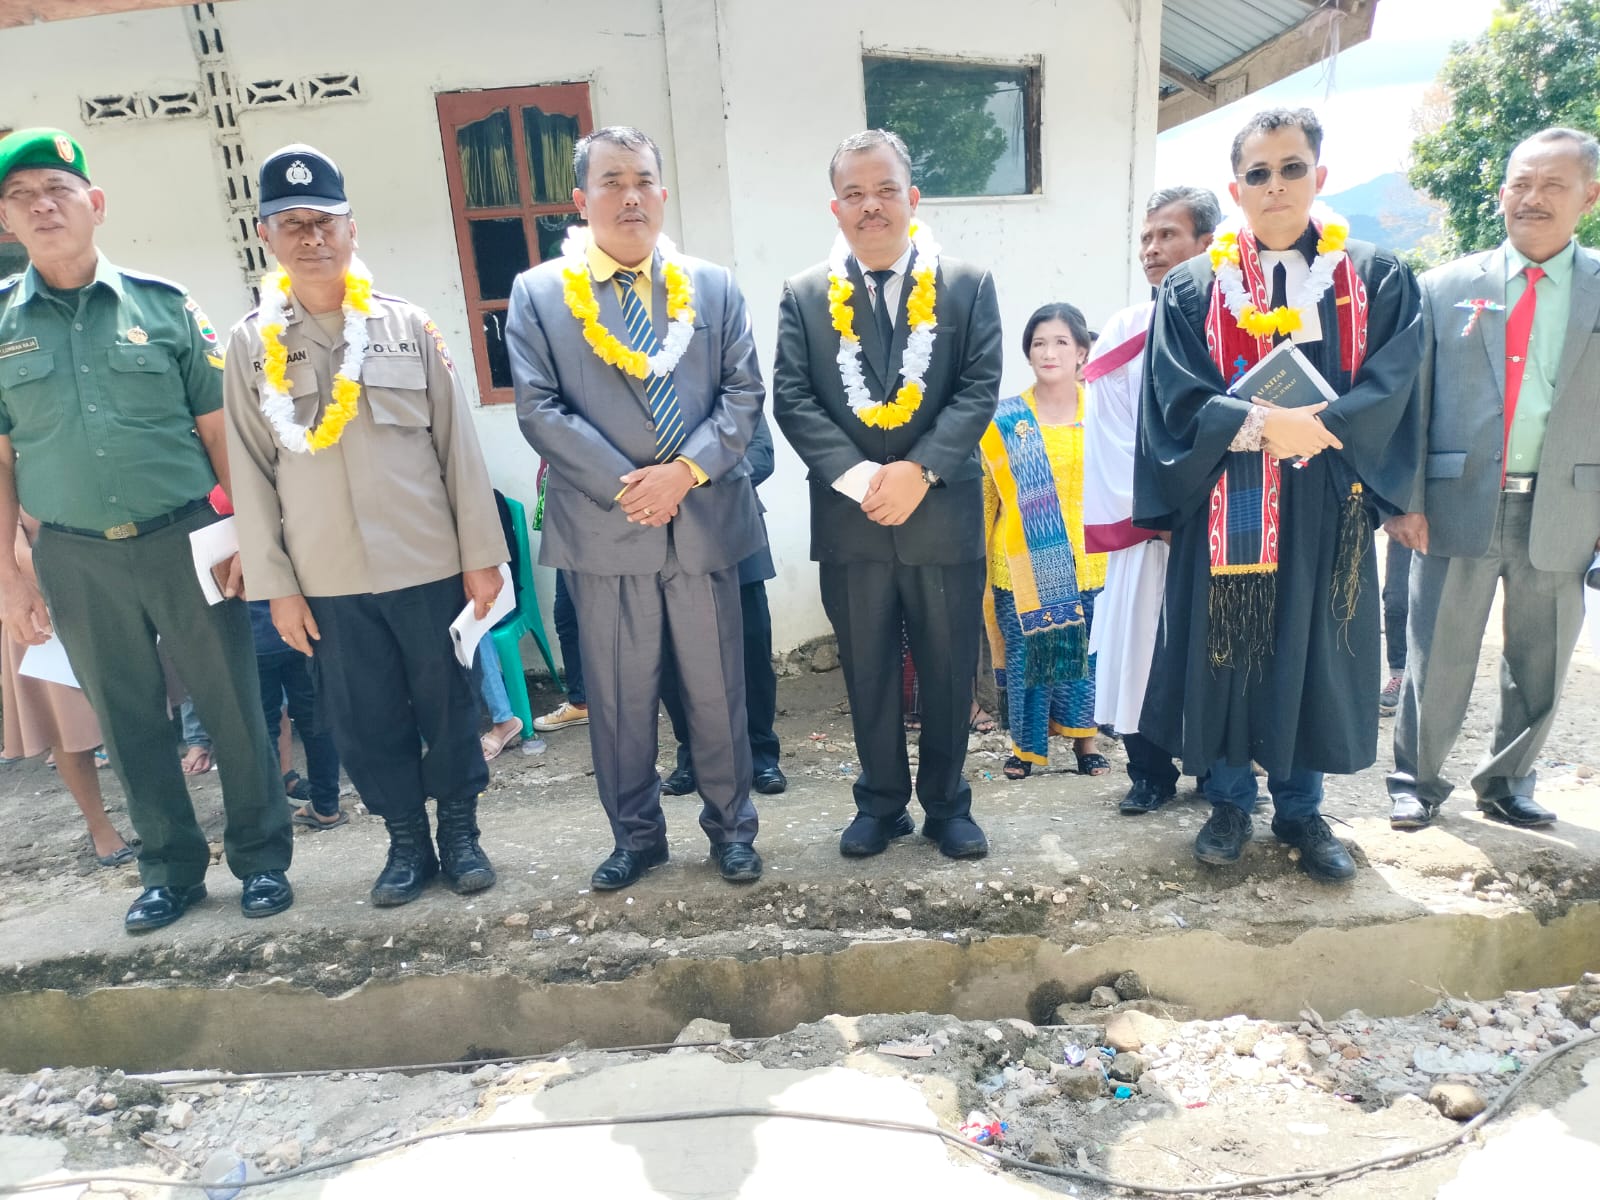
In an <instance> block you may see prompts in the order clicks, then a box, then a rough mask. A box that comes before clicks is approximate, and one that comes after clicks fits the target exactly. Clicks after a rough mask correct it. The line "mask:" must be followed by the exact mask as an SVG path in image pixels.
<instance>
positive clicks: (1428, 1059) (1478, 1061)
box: [1411, 1046, 1515, 1075]
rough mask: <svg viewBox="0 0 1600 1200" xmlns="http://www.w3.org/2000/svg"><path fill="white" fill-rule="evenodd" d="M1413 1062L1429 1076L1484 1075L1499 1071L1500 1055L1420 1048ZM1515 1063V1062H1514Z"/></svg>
mask: <svg viewBox="0 0 1600 1200" xmlns="http://www.w3.org/2000/svg"><path fill="white" fill-rule="evenodd" d="M1411 1061H1412V1062H1413V1063H1414V1064H1416V1068H1417V1070H1419V1071H1426V1072H1427V1073H1428V1074H1429V1075H1482V1074H1484V1073H1485V1072H1487V1071H1494V1070H1498V1069H1499V1068H1498V1067H1497V1064H1498V1063H1499V1062H1500V1057H1499V1055H1496V1054H1491V1053H1490V1052H1489V1051H1487V1050H1451V1049H1450V1048H1449V1047H1448V1046H1418V1047H1417V1049H1416V1050H1415V1051H1414V1052H1413V1053H1412V1055H1411ZM1513 1061H1514V1060H1513ZM1513 1069H1515V1068H1513Z"/></svg>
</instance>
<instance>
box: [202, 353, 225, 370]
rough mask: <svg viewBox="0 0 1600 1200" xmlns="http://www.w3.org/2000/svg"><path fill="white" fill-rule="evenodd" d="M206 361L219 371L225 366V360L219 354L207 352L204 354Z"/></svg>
mask: <svg viewBox="0 0 1600 1200" xmlns="http://www.w3.org/2000/svg"><path fill="white" fill-rule="evenodd" d="M206 361H207V362H208V363H210V364H211V365H212V366H213V367H215V368H216V369H217V370H219V371H220V370H222V369H223V367H225V366H227V362H226V360H225V359H224V358H223V356H222V355H220V354H208V355H206Z"/></svg>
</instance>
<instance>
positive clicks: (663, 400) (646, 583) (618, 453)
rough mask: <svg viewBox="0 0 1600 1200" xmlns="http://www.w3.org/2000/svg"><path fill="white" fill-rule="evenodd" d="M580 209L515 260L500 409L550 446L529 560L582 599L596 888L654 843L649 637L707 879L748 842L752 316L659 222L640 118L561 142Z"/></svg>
mask: <svg viewBox="0 0 1600 1200" xmlns="http://www.w3.org/2000/svg"><path fill="white" fill-rule="evenodd" d="M573 164H574V167H575V178H576V180H577V183H578V185H579V186H578V187H576V188H574V189H573V193H572V198H573V201H574V203H576V204H577V206H578V211H579V213H580V214H581V215H582V216H583V218H584V219H585V220H586V221H587V222H588V227H587V229H583V230H580V231H577V232H575V233H574V234H573V235H571V236H570V237H569V239H568V243H567V247H566V251H565V253H564V254H563V255H562V257H561V258H560V259H557V260H553V261H550V262H546V263H541V264H540V265H539V266H537V267H535V268H533V269H532V270H530V271H526V272H524V273H523V274H522V275H520V276H519V277H518V278H517V281H516V285H515V286H514V287H513V289H512V292H511V310H510V314H509V317H508V320H507V325H506V334H507V343H508V345H509V348H510V353H511V370H512V376H513V379H514V381H515V384H516V396H517V419H518V421H519V422H520V424H521V426H522V432H523V434H524V436H526V437H527V439H528V441H529V443H530V444H531V445H532V446H533V448H534V449H535V450H537V451H538V452H539V453H540V454H541V455H542V456H543V457H544V458H545V459H546V460H547V461H548V462H549V464H550V473H549V477H548V482H547V487H546V492H545V509H544V530H543V537H542V539H541V542H540V547H539V561H540V562H542V563H544V564H545V565H546V566H551V567H558V568H560V569H561V570H562V571H563V572H564V573H565V574H566V577H567V583H568V586H569V588H570V590H571V592H572V599H573V602H574V604H576V606H577V608H578V612H579V616H580V620H579V638H580V646H581V648H582V651H583V662H584V676H585V679H586V681H587V684H588V698H589V738H590V746H591V749H592V751H593V754H594V769H595V783H596V785H597V786H598V787H599V790H600V802H601V803H602V804H603V805H604V806H605V810H606V815H607V817H609V818H610V821H611V831H612V836H613V840H614V849H613V852H612V854H611V856H610V857H609V858H607V859H606V860H605V862H603V863H602V864H601V865H600V866H599V868H598V869H596V871H595V873H594V877H593V879H592V881H591V882H592V883H593V886H594V887H595V888H596V889H599V890H612V889H616V888H622V887H627V886H628V885H629V884H632V883H634V882H635V881H636V880H638V878H639V877H640V876H641V875H642V874H643V873H644V872H645V871H647V870H649V869H650V868H651V867H655V866H659V865H660V864H662V863H664V862H666V861H667V837H666V818H665V817H664V815H663V814H662V811H661V780H660V777H659V776H658V775H657V774H656V766H655V763H656V748H657V747H656V713H657V707H658V704H659V702H660V683H661V655H662V646H663V639H665V638H669V637H670V638H671V645H672V650H673V654H674V656H675V658H676V660H677V666H678V677H679V682H680V686H681V689H682V697H683V702H684V707H685V710H686V712H687V715H688V723H689V742H690V746H691V747H692V749H693V752H694V763H695V773H696V775H697V777H698V782H699V785H700V795H701V798H702V800H703V801H704V803H703V806H702V808H701V813H700V827H701V828H702V829H703V830H704V831H705V833H706V836H707V837H708V838H709V839H710V842H711V856H712V858H713V859H714V861H715V862H716V865H717V868H718V870H719V871H720V873H721V875H722V877H723V878H724V879H727V880H729V881H730V882H735V883H741V882H750V881H753V880H756V879H759V878H760V877H761V865H762V864H761V856H760V855H759V854H757V853H756V851H755V847H754V846H753V845H752V844H751V843H752V842H753V841H754V840H755V836H756V810H755V806H754V805H753V804H752V803H751V802H750V774H751V772H750V742H749V739H748V737H747V736H746V734H745V694H744V664H743V653H742V629H741V622H740V613H739V569H738V568H739V560H740V559H742V558H744V557H745V556H746V555H747V554H750V553H752V552H753V551H755V550H756V549H758V548H759V547H760V546H761V545H762V544H763V542H764V538H765V534H764V532H763V530H762V526H761V517H760V514H759V512H758V510H757V507H756V497H755V490H754V489H753V488H752V487H751V486H750V482H749V478H748V476H749V470H750V469H749V466H748V465H747V464H746V462H745V450H746V447H747V446H748V445H749V442H750V437H751V434H752V432H753V431H754V429H755V425H756V420H757V418H758V416H759V414H760V412H761V406H762V402H763V400H764V399H765V396H766V392H765V389H764V387H763V386H762V382H761V370H760V366H759V364H758V363H757V361H756V350H755V342H754V340H753V338H752V335H751V328H750V318H749V315H748V313H747V312H746V309H745V303H744V297H743V296H742V295H741V294H740V292H739V288H738V286H737V285H736V284H735V283H734V281H733V277H732V276H731V275H730V274H729V273H728V271H726V270H725V269H723V268H722V267H718V266H714V265H712V264H711V263H707V262H702V261H700V260H698V259H693V258H689V257H687V256H685V255H682V254H679V253H678V252H677V251H676V249H675V248H674V247H673V246H672V243H671V242H670V241H669V240H668V239H667V238H665V237H664V236H663V235H662V233H661V226H662V221H663V217H664V212H665V206H666V199H667V190H666V188H665V187H664V186H662V180H661V152H660V150H658V149H657V148H656V144H655V143H654V142H653V141H651V140H650V138H649V137H647V136H646V135H645V134H643V133H641V132H640V131H639V130H637V129H631V128H628V127H625V126H612V127H609V128H606V129H599V130H596V131H595V132H594V133H591V134H589V135H588V136H586V137H584V138H583V139H582V140H581V141H579V142H578V145H577V148H576V151H575V153H574V156H573Z"/></svg>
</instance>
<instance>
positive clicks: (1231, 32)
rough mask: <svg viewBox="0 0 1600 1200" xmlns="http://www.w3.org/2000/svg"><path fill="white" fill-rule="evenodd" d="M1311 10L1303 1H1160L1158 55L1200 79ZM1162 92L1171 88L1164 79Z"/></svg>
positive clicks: (1302, 19)
mask: <svg viewBox="0 0 1600 1200" xmlns="http://www.w3.org/2000/svg"><path fill="white" fill-rule="evenodd" d="M1313 11H1314V9H1313V7H1312V6H1311V5H1310V4H1307V3H1305V2H1304V0H1162V5H1161V57H1162V59H1163V60H1164V61H1165V62H1169V63H1171V64H1172V65H1173V66H1175V67H1178V68H1180V69H1182V70H1185V71H1187V72H1189V74H1191V75H1193V76H1195V77H1196V78H1199V79H1204V78H1205V77H1206V76H1207V75H1209V74H1211V72H1213V71H1215V70H1217V69H1218V68H1219V67H1223V66H1226V65H1227V64H1228V63H1231V62H1233V61H1234V60H1235V59H1237V58H1239V57H1240V56H1241V55H1244V54H1248V53H1249V52H1250V51H1252V50H1254V49H1256V48H1257V47H1259V46H1261V45H1262V44H1264V43H1266V42H1269V41H1271V40H1272V39H1273V38H1275V37H1277V36H1278V35H1279V34H1281V33H1283V32H1285V31H1286V30H1289V29H1293V28H1294V27H1295V26H1296V25H1298V24H1300V23H1301V22H1302V21H1304V20H1305V19H1306V18H1307V17H1309V16H1311V15H1312V13H1313ZM1161 90H1162V94H1163V95H1165V94H1166V93H1168V92H1170V91H1173V90H1176V89H1175V87H1174V85H1172V84H1170V83H1167V82H1166V81H1163V82H1162V87H1161Z"/></svg>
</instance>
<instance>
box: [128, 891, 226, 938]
mask: <svg viewBox="0 0 1600 1200" xmlns="http://www.w3.org/2000/svg"><path fill="white" fill-rule="evenodd" d="M205 898H206V885H205V884H203V883H197V884H194V885H193V886H192V887H148V888H145V890H144V891H142V892H140V893H139V897H138V899H136V900H135V901H134V902H133V903H132V904H130V905H129V906H128V915H127V916H125V917H123V918H122V927H123V928H124V929H126V930H127V931H128V932H129V933H148V932H149V931H150V930H152V929H160V928H162V926H165V925H171V924H172V923H173V922H174V921H176V920H177V919H178V918H179V917H181V916H183V914H184V913H186V912H188V911H189V910H190V909H191V908H193V907H194V906H195V905H196V904H199V903H200V901H202V900H204V899H205Z"/></svg>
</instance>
